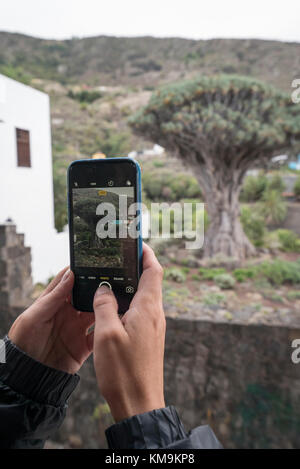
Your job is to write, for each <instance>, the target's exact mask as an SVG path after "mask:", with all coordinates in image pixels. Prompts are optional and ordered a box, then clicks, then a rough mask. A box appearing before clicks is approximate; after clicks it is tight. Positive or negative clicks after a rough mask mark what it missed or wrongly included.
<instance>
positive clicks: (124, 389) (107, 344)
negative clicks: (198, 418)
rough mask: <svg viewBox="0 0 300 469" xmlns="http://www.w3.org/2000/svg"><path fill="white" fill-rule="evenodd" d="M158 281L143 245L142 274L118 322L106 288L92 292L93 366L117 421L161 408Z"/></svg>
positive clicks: (151, 258)
mask: <svg viewBox="0 0 300 469" xmlns="http://www.w3.org/2000/svg"><path fill="white" fill-rule="evenodd" d="M162 278H163V270H162V267H161V266H160V264H159V262H158V261H157V259H156V257H155V254H154V252H153V251H152V249H151V248H149V247H148V246H147V245H145V244H144V248H143V274H142V276H141V278H140V281H139V286H138V290H137V292H136V294H135V296H134V298H133V300H132V302H131V304H130V308H129V310H128V311H127V312H126V313H125V314H124V316H123V317H122V319H120V318H119V316H118V306H117V301H116V298H115V296H114V294H113V292H112V291H111V290H110V289H108V288H107V287H104V286H101V287H100V288H98V290H97V291H96V293H95V297H94V311H95V331H94V365H95V371H96V376H97V381H98V385H99V388H100V391H101V393H102V395H103V396H104V398H105V399H106V401H107V402H108V405H109V407H110V410H111V413H112V416H113V417H114V419H115V421H120V420H122V419H125V418H128V417H131V416H133V415H137V414H141V413H144V412H148V411H150V410H153V409H159V408H162V407H165V402H164V391H163V359H164V342H165V329H166V321H165V316H164V312H163V306H162Z"/></svg>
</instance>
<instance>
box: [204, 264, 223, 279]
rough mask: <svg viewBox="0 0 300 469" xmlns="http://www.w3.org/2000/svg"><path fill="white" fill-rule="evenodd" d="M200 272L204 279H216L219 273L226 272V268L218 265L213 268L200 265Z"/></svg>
mask: <svg viewBox="0 0 300 469" xmlns="http://www.w3.org/2000/svg"><path fill="white" fill-rule="evenodd" d="M198 272H199V275H200V277H201V279H202V280H214V279H215V277H216V276H217V275H220V274H225V273H226V270H225V269H223V268H222V267H216V268H212V269H207V268H206V267H200V269H199V270H198Z"/></svg>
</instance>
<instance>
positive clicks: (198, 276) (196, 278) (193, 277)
mask: <svg viewBox="0 0 300 469" xmlns="http://www.w3.org/2000/svg"><path fill="white" fill-rule="evenodd" d="M192 280H194V281H195V282H200V280H201V277H200V275H198V274H193V275H192Z"/></svg>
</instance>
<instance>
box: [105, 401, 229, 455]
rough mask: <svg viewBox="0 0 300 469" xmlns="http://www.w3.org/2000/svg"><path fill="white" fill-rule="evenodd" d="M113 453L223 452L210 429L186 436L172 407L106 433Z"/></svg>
mask: <svg viewBox="0 0 300 469" xmlns="http://www.w3.org/2000/svg"><path fill="white" fill-rule="evenodd" d="M106 438H107V442H108V446H109V448H111V449H131V448H132V449H159V448H170V449H221V448H222V445H221V444H220V442H219V441H218V440H217V438H216V436H215V434H214V433H213V431H212V430H211V428H210V427H209V426H208V425H203V426H201V427H197V428H195V429H194V430H192V431H191V432H189V433H186V432H185V430H184V427H183V425H182V423H181V421H180V419H179V417H178V415H177V412H176V410H175V408H174V407H173V406H170V407H166V408H164V409H157V410H152V411H151V412H147V413H145V414H140V415H135V416H134V417H131V418H129V419H126V420H123V421H121V422H119V423H116V424H115V425H112V426H111V427H109V428H108V429H107V430H106Z"/></svg>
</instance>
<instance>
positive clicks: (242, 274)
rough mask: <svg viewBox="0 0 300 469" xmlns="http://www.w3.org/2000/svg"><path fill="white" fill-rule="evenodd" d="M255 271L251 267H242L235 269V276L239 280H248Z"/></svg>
mask: <svg viewBox="0 0 300 469" xmlns="http://www.w3.org/2000/svg"><path fill="white" fill-rule="evenodd" d="M254 273H255V269H253V268H251V267H249V268H244V269H243V268H241V269H235V270H234V271H233V276H234V277H235V279H236V280H237V281H238V282H246V281H247V280H248V279H250V278H253V277H254Z"/></svg>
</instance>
